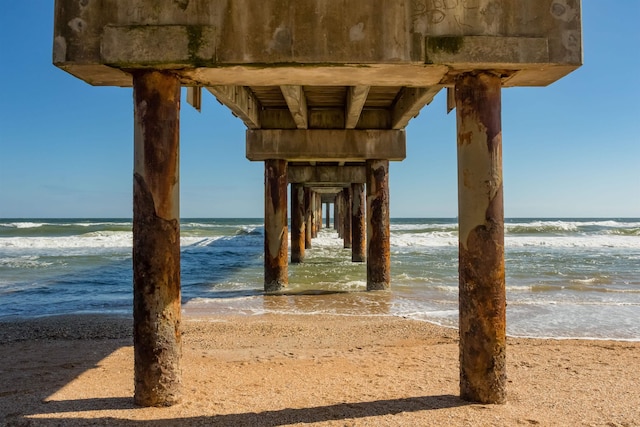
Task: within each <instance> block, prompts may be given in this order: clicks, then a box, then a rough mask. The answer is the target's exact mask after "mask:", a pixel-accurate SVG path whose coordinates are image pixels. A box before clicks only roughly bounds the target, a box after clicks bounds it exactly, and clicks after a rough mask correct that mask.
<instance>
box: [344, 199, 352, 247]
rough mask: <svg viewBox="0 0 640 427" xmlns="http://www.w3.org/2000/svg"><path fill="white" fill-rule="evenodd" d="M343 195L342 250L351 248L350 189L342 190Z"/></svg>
mask: <svg viewBox="0 0 640 427" xmlns="http://www.w3.org/2000/svg"><path fill="white" fill-rule="evenodd" d="M342 194H344V248H345V249H350V248H351V187H347V188H345V189H344V190H342Z"/></svg>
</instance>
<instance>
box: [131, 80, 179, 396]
mask: <svg viewBox="0 0 640 427" xmlns="http://www.w3.org/2000/svg"><path fill="white" fill-rule="evenodd" d="M133 98H134V99H133V100H134V146H135V147H134V174H133V175H134V183H133V323H134V331H133V347H134V377H135V391H134V401H135V403H136V404H138V405H141V406H170V405H173V404H175V403H177V402H179V401H180V386H181V381H182V379H181V377H182V372H181V368H180V359H181V357H182V342H181V330H180V320H181V319H180V317H181V316H180V204H179V203H180V186H179V176H180V173H179V146H180V142H179V141H180V138H179V131H180V81H179V80H178V78H177V77H176V76H174V75H172V74H170V73H163V72H158V71H141V72H135V73H133Z"/></svg>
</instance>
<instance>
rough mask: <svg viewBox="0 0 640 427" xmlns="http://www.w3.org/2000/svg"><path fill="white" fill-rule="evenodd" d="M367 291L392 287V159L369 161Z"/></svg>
mask: <svg viewBox="0 0 640 427" xmlns="http://www.w3.org/2000/svg"><path fill="white" fill-rule="evenodd" d="M366 167H367V290H368V291H373V290H380V289H389V285H390V283H391V258H390V249H391V247H390V241H389V160H367V166H366Z"/></svg>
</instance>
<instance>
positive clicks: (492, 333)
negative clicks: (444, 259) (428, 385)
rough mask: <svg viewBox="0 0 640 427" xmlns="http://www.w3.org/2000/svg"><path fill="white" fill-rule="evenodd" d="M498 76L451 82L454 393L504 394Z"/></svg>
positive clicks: (468, 396) (492, 399)
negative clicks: (456, 246) (456, 319)
mask: <svg viewBox="0 0 640 427" xmlns="http://www.w3.org/2000/svg"><path fill="white" fill-rule="evenodd" d="M500 90H501V82H500V77H499V76H497V75H494V74H492V73H489V72H479V73H466V74H462V75H460V76H459V77H458V78H457V79H456V83H455V100H456V107H457V109H456V111H457V113H456V116H457V128H458V217H459V236H460V237H459V238H460V255H459V263H460V264H459V273H460V289H459V304H460V395H461V397H462V398H463V399H465V400H469V401H474V402H482V403H504V402H505V401H506V390H505V385H506V366H505V349H506V340H505V337H506V293H505V276H504V274H505V273H504V208H503V196H502V129H501V117H500V114H501V100H500Z"/></svg>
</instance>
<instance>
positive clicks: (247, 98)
mask: <svg viewBox="0 0 640 427" xmlns="http://www.w3.org/2000/svg"><path fill="white" fill-rule="evenodd" d="M207 90H208V91H209V92H211V94H213V96H215V97H216V98H217V99H218V101H220V102H221V103H222V105H224V106H226V107H227V108H229V109H230V110H231V111H232V112H233V114H234V115H235V116H236V117H238V118H239V119H240V120H242V121H243V122H244V124H245V125H246V126H247V127H248V128H249V129H259V128H260V126H261V124H260V110H261V109H262V106H261V105H260V102H259V101H258V100H257V99H256V97H255V95H253V93H252V92H251V91H249V90H247V88H246V87H244V86H209V87H207Z"/></svg>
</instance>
